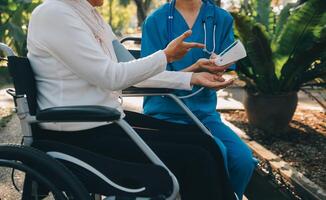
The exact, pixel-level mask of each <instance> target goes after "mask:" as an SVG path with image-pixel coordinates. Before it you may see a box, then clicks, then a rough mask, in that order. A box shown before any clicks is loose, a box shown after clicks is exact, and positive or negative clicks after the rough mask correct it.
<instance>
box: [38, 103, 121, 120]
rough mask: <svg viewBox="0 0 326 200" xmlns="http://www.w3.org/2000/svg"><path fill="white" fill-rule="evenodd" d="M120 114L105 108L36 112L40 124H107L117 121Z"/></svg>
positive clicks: (84, 107)
mask: <svg viewBox="0 0 326 200" xmlns="http://www.w3.org/2000/svg"><path fill="white" fill-rule="evenodd" d="M120 117H121V113H120V112H119V111H118V110H117V109H115V108H110V107H106V106H94V105H91V106H62V107H53V108H47V109H44V110H41V111H39V112H37V114H36V119H37V120H39V121H41V122H44V121H45V122H109V121H115V120H119V119H120Z"/></svg>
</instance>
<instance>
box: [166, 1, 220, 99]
mask: <svg viewBox="0 0 326 200" xmlns="http://www.w3.org/2000/svg"><path fill="white" fill-rule="evenodd" d="M203 1H204V2H205V3H206V5H205V13H206V16H205V18H204V19H202V24H203V29H204V45H205V47H204V48H203V52H205V53H207V54H208V55H212V54H213V53H214V52H215V48H216V44H215V42H216V40H215V38H216V35H215V34H216V25H217V22H216V13H215V8H214V5H213V4H212V2H211V1H210V0H203ZM175 2H176V0H171V2H170V4H169V15H168V23H167V24H168V42H171V41H172V40H173V36H172V32H173V29H172V27H173V19H174V12H175ZM208 6H212V8H213V13H214V14H213V16H208V14H207V11H208ZM208 17H212V18H213V48H212V50H211V51H209V50H208V49H207V27H206V20H207V19H208ZM203 90H204V87H201V88H199V89H198V90H197V91H195V92H193V93H191V94H189V95H185V96H178V98H179V99H187V98H190V97H193V96H195V95H196V94H198V93H200V92H201V91H203Z"/></svg>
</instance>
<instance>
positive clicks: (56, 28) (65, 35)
mask: <svg viewBox="0 0 326 200" xmlns="http://www.w3.org/2000/svg"><path fill="white" fill-rule="evenodd" d="M58 4H59V3H58ZM32 17H33V20H31V21H33V24H31V25H32V26H33V29H34V30H33V32H31V34H35V35H32V36H31V37H30V38H35V39H36V40H35V41H32V42H38V45H40V46H42V47H43V48H45V49H46V50H47V51H48V52H49V53H50V54H51V55H52V56H54V57H56V58H57V59H58V60H59V61H60V62H62V63H63V65H64V66H65V67H66V68H67V69H69V70H70V71H72V72H73V73H75V74H76V75H77V76H79V77H80V78H82V79H84V80H87V81H88V82H89V83H91V84H94V85H97V86H99V87H101V88H105V89H109V90H111V91H116V90H122V89H125V88H127V87H130V86H132V85H134V84H136V83H139V82H141V81H143V80H146V79H148V78H150V77H152V76H154V75H156V74H158V73H160V72H162V71H164V70H165V66H166V63H167V61H166V56H165V54H164V52H163V51H158V52H156V53H154V54H152V55H150V56H147V57H144V58H141V59H138V60H134V61H131V62H124V63H116V62H114V61H112V60H111V59H110V58H109V57H108V56H107V55H106V54H105V53H104V52H103V50H102V48H101V47H100V45H99V44H98V42H97V41H96V39H95V37H94V36H93V34H92V33H91V32H90V30H89V28H88V27H87V26H86V24H85V23H84V22H83V21H82V20H81V19H80V17H79V16H78V15H77V14H76V13H75V12H74V11H73V10H72V9H70V8H68V7H67V6H65V5H59V8H58V6H57V7H51V6H48V7H46V9H42V10H39V12H37V13H34V16H32Z"/></svg>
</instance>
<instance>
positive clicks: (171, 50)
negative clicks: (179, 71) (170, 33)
mask: <svg viewBox="0 0 326 200" xmlns="http://www.w3.org/2000/svg"><path fill="white" fill-rule="evenodd" d="M191 33H192V31H191V30H188V31H186V32H184V33H183V34H182V35H180V36H179V37H177V38H175V39H174V40H172V41H171V42H170V43H169V44H168V46H167V47H166V48H165V49H164V53H165V55H166V59H167V61H168V63H171V62H173V61H176V60H179V59H181V58H182V57H183V56H184V55H185V54H186V53H187V52H188V51H189V50H190V49H192V48H204V44H200V43H196V42H184V40H185V39H186V38H187V37H189V36H190V35H191Z"/></svg>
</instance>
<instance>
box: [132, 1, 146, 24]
mask: <svg viewBox="0 0 326 200" xmlns="http://www.w3.org/2000/svg"><path fill="white" fill-rule="evenodd" d="M134 2H135V4H136V6H137V19H138V26H141V25H142V24H143V22H144V20H145V19H146V16H147V8H146V7H145V4H144V2H143V1H142V0H134Z"/></svg>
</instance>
